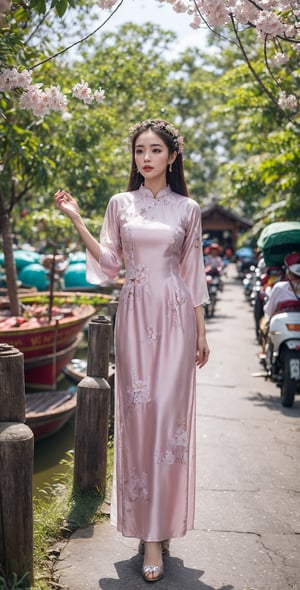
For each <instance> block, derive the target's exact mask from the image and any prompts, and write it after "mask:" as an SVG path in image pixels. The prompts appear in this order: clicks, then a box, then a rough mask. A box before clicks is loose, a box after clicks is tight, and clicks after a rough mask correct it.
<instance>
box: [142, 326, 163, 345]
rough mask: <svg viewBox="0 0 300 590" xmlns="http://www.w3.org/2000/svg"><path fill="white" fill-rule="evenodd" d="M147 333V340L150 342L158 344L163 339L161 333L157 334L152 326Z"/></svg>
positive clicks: (147, 329)
mask: <svg viewBox="0 0 300 590" xmlns="http://www.w3.org/2000/svg"><path fill="white" fill-rule="evenodd" d="M145 331H146V337H147V340H150V342H158V340H159V339H160V337H161V334H160V332H155V330H154V328H152V327H151V326H148V327H147V328H146V330H145Z"/></svg>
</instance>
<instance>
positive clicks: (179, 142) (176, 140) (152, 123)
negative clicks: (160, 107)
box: [129, 119, 184, 154]
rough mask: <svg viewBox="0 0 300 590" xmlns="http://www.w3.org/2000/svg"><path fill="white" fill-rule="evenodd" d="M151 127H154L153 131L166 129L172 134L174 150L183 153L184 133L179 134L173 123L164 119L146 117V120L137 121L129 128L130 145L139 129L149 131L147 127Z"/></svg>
mask: <svg viewBox="0 0 300 590" xmlns="http://www.w3.org/2000/svg"><path fill="white" fill-rule="evenodd" d="M149 128H151V129H153V131H164V132H165V133H167V134H168V135H170V137H171V138H172V141H173V147H174V151H176V152H178V153H179V154H182V152H183V141H184V139H183V137H182V135H179V132H178V130H177V129H175V127H173V125H171V124H170V123H167V121H163V120H162V119H146V120H145V121H142V122H141V123H137V124H136V125H134V126H133V127H131V128H130V130H129V133H130V135H129V141H130V145H132V141H133V137H134V135H135V134H136V132H137V131H141V132H142V131H147V129H149Z"/></svg>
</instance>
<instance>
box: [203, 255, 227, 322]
mask: <svg viewBox="0 0 300 590" xmlns="http://www.w3.org/2000/svg"><path fill="white" fill-rule="evenodd" d="M205 274H206V282H207V289H208V294H209V302H208V303H207V304H206V305H205V307H204V309H205V315H206V317H208V318H212V317H213V315H214V313H215V307H216V303H217V298H218V291H222V290H223V280H222V268H221V267H215V268H213V267H212V266H210V265H207V266H206V267H205Z"/></svg>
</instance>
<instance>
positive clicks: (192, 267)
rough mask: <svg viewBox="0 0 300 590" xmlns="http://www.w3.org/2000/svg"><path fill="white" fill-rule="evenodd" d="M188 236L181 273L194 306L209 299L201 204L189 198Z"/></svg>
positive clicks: (183, 251) (183, 252)
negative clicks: (204, 258)
mask: <svg viewBox="0 0 300 590" xmlns="http://www.w3.org/2000/svg"><path fill="white" fill-rule="evenodd" d="M189 204H190V207H189V212H188V220H187V230H186V237H185V241H184V244H183V249H182V256H181V261H180V274H181V277H182V279H183V280H184V282H185V284H186V286H187V288H188V290H189V292H190V294H191V297H192V301H193V305H194V307H197V306H198V305H202V304H203V303H205V302H206V301H208V299H209V295H208V290H207V283H206V275H205V269H204V261H203V252H202V224H201V211H200V207H199V205H198V204H197V203H196V202H195V201H193V200H192V199H190V200H189Z"/></svg>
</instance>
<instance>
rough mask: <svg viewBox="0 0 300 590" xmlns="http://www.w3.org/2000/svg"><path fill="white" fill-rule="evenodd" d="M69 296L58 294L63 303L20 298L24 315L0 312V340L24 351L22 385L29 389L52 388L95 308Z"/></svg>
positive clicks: (74, 349) (94, 312) (72, 354)
mask: <svg viewBox="0 0 300 590" xmlns="http://www.w3.org/2000/svg"><path fill="white" fill-rule="evenodd" d="M72 298H73V299H71V298H70V297H69V296H68V295H65V294H61V293H60V294H59V300H60V301H61V300H62V304H60V305H59V306H57V305H56V306H55V305H53V308H52V319H51V321H49V319H48V314H47V310H48V306H47V305H46V304H45V303H41V302H40V301H42V299H41V300H40V301H39V295H36V294H34V295H32V294H31V295H30V296H28V297H26V296H22V297H20V299H21V302H22V307H23V315H22V316H20V317H16V316H9V315H8V314H7V312H6V310H5V309H4V311H3V312H2V315H0V343H6V344H10V345H11V346H14V347H15V348H17V349H18V350H20V351H21V352H23V354H24V370H25V386H26V389H27V390H31V389H55V388H56V381H57V377H58V375H59V374H60V373H61V372H62V370H63V368H64V367H65V365H67V364H68V363H69V362H70V361H71V359H72V358H73V356H74V353H75V351H76V348H77V347H78V345H79V343H80V340H81V336H82V331H83V329H84V327H85V325H86V323H87V321H88V320H89V318H91V317H92V316H94V315H95V314H96V311H97V308H96V307H95V306H94V305H91V304H89V303H88V304H76V303H75V304H74V303H73V304H72V303H71V301H72V300H74V295H72Z"/></svg>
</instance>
